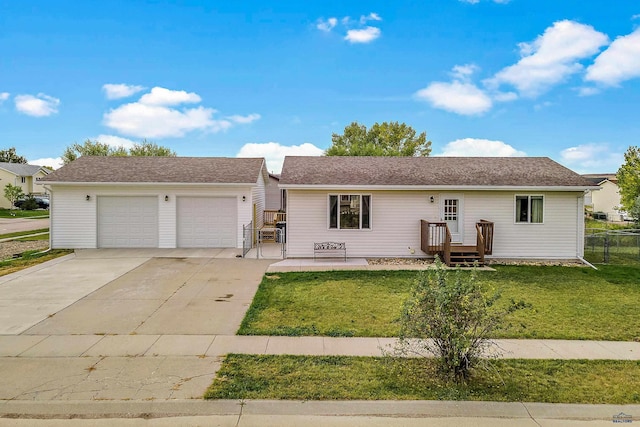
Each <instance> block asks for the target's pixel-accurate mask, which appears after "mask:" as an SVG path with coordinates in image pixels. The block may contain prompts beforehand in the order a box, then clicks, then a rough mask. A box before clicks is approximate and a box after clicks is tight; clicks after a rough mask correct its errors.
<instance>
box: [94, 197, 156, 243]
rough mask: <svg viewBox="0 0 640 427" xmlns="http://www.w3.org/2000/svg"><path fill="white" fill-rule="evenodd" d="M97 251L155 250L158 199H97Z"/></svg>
mask: <svg viewBox="0 0 640 427" xmlns="http://www.w3.org/2000/svg"><path fill="white" fill-rule="evenodd" d="M98 247H99V248H157V247H158V198H157V197H154V196H146V197H132V196H128V197H122V196H101V197H98Z"/></svg>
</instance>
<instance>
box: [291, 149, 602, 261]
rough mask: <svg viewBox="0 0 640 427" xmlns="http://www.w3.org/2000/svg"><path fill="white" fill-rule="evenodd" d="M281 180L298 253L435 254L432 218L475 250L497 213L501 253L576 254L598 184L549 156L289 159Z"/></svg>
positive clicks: (456, 241) (495, 252) (496, 245)
mask: <svg viewBox="0 0 640 427" xmlns="http://www.w3.org/2000/svg"><path fill="white" fill-rule="evenodd" d="M280 187H281V188H282V189H285V190H286V191H287V240H286V245H287V256H288V257H312V256H314V243H318V242H327V241H328V242H344V243H346V247H347V253H348V256H349V257H425V256H427V255H429V253H427V252H428V251H427V248H426V247H425V244H424V243H425V242H424V241H422V242H421V236H422V233H423V227H424V224H425V223H426V222H429V223H432V224H436V225H437V224H441V225H442V227H444V224H446V226H447V228H448V229H449V232H450V235H451V244H453V245H454V246H456V245H464V246H469V247H475V246H474V245H476V243H477V241H478V231H477V229H476V224H479V223H480V221H481V220H487V221H490V222H492V223H493V235H492V236H491V238H492V240H493V241H492V255H490V256H491V257H496V258H543V259H576V258H578V257H581V256H582V255H583V245H584V242H583V236H584V213H583V212H584V206H583V196H584V192H585V190H590V189H596V188H597V185H596V184H593V183H591V182H590V181H588V180H587V179H586V178H583V177H582V176H580V175H578V174H577V173H575V172H573V171H571V170H569V169H567V168H565V167H563V166H561V165H559V164H558V163H556V162H554V161H552V160H551V159H548V158H534V157H517V158H516V157H510V158H469V157H467V158H461V157H340V156H336V157H286V158H285V161H284V166H283V169H282V174H281V177H280ZM421 220H426V221H425V222H423V221H421ZM482 224H483V223H481V224H480V225H482ZM431 238H433V235H432V236H431ZM423 249H425V250H423ZM489 252H490V251H489ZM488 257H489V256H488Z"/></svg>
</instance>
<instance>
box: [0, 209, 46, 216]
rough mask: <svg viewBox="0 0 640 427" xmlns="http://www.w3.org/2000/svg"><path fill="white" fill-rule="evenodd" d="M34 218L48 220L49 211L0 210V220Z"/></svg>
mask: <svg viewBox="0 0 640 427" xmlns="http://www.w3.org/2000/svg"><path fill="white" fill-rule="evenodd" d="M34 216H36V217H42V218H49V211H45V210H34V211H23V210H20V209H13V210H9V209H5V208H0V218H30V217H34Z"/></svg>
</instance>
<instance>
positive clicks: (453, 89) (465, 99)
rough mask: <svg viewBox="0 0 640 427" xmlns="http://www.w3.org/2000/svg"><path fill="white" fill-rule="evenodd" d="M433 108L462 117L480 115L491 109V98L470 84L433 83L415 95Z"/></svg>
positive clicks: (455, 82)
mask: <svg viewBox="0 0 640 427" xmlns="http://www.w3.org/2000/svg"><path fill="white" fill-rule="evenodd" d="M415 96H416V98H418V99H420V100H423V101H427V102H429V103H430V104H431V106H432V107H434V108H439V109H441V110H446V111H451V112H452V113H456V114H462V115H474V114H482V113H484V112H486V111H488V110H490V109H491V106H492V102H491V98H489V96H488V95H487V94H486V93H485V92H483V91H482V90H480V89H479V88H478V87H477V86H475V85H474V84H472V83H464V82H460V81H453V82H451V83H446V82H433V83H431V84H430V85H429V86H427V87H426V88H424V89H420V90H419V91H418V92H416V94H415Z"/></svg>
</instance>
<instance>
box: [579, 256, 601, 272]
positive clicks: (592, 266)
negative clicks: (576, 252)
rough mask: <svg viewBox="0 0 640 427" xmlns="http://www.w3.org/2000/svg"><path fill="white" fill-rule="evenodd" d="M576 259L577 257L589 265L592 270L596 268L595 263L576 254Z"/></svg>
mask: <svg viewBox="0 0 640 427" xmlns="http://www.w3.org/2000/svg"><path fill="white" fill-rule="evenodd" d="M578 259H579V260H580V261H581V262H582V263H584V264H586V265H588V266H589V267H591V268H593V269H594V270H597V269H598V267H596V266H595V265H593V264H591V263H590V262H589V261H587V260H586V259H584V258H582V257H581V256H578Z"/></svg>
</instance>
